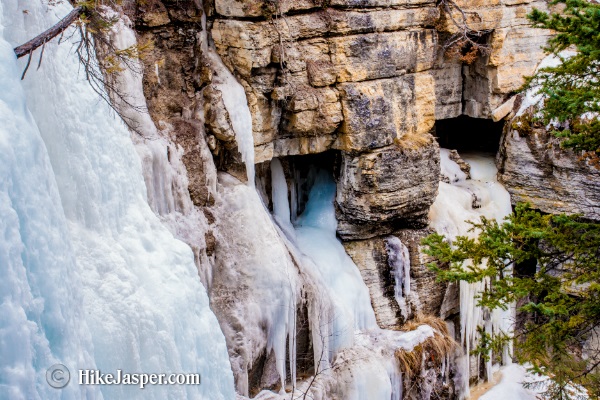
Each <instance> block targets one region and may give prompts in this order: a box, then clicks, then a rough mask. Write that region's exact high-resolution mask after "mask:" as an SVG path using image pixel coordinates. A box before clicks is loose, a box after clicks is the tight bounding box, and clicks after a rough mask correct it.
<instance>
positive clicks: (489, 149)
mask: <svg viewBox="0 0 600 400" xmlns="http://www.w3.org/2000/svg"><path fill="white" fill-rule="evenodd" d="M503 128H504V121H498V122H494V121H492V120H491V119H484V118H471V117H467V116H466V115H461V116H459V117H456V118H449V119H441V120H437V121H435V131H434V135H435V137H436V138H437V141H438V143H439V144H440V146H441V147H444V148H446V149H453V150H457V151H458V152H459V153H461V152H485V153H494V154H495V153H497V152H498V149H499V147H500V138H501V136H502V130H503Z"/></svg>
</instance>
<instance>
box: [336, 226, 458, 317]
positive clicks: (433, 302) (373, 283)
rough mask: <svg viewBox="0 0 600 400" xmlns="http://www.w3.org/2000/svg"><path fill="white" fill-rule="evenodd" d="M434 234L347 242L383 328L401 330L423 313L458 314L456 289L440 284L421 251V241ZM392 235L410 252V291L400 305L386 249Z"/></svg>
mask: <svg viewBox="0 0 600 400" xmlns="http://www.w3.org/2000/svg"><path fill="white" fill-rule="evenodd" d="M430 233H433V231H432V230H429V229H402V230H399V231H396V232H394V233H393V234H392V235H390V236H383V237H377V238H373V239H367V240H356V241H347V242H345V243H344V247H345V248H346V251H347V252H348V254H349V255H350V257H352V260H353V261H354V263H355V264H356V266H357V267H358V268H359V270H360V273H361V275H362V277H363V280H364V281H365V283H366V285H367V287H368V288H369V293H370V294H371V304H372V305H373V309H374V310H375V317H376V318H377V323H378V324H379V326H380V327H381V328H386V329H394V328H399V327H401V326H402V324H403V323H404V322H406V321H407V320H409V319H411V318H412V317H413V316H414V315H415V314H419V313H420V314H425V315H441V316H442V318H444V319H445V318H446V317H451V316H453V315H454V314H455V313H456V312H457V307H456V306H457V305H458V296H454V295H455V294H457V292H456V290H455V291H452V290H449V289H451V287H450V286H449V285H448V284H446V283H443V282H437V281H436V275H435V273H434V272H432V271H430V270H429V269H428V268H427V263H428V261H429V259H428V256H426V255H425V254H423V253H422V251H421V240H422V239H423V238H424V237H425V236H427V235H428V234H430ZM392 236H394V237H396V238H398V239H400V241H401V242H402V244H403V245H405V246H406V247H407V249H408V252H409V260H408V261H409V262H410V277H408V279H409V280H410V292H409V293H408V294H406V293H403V295H402V300H401V302H402V303H403V304H399V303H398V300H397V299H396V297H395V289H394V287H395V285H396V284H397V282H396V278H395V276H394V271H393V266H392V265H391V262H390V252H389V249H388V247H387V246H386V241H387V240H389V238H390V237H392ZM404 279H407V277H404Z"/></svg>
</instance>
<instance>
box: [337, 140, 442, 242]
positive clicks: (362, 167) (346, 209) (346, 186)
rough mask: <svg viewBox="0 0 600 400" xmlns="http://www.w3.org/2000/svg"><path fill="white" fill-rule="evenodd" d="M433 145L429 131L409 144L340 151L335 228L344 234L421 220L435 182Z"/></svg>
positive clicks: (365, 234)
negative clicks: (419, 140) (417, 140)
mask: <svg viewBox="0 0 600 400" xmlns="http://www.w3.org/2000/svg"><path fill="white" fill-rule="evenodd" d="M438 152H439V148H438V145H437V143H436V142H435V140H433V138H432V137H425V140H424V142H423V143H419V144H415V145H414V147H411V148H409V147H403V146H401V145H399V144H392V145H390V146H387V147H382V148H379V149H376V150H374V151H372V152H368V153H361V154H358V155H352V154H349V153H343V155H342V163H341V168H340V170H341V172H340V178H339V181H338V191H337V198H336V200H337V204H338V213H337V214H338V233H339V234H340V236H341V237H342V238H345V239H358V238H363V239H364V238H369V237H373V236H377V235H382V234H387V233H390V232H391V231H393V230H395V229H397V228H399V227H402V226H403V225H404V226H406V225H411V224H412V225H415V226H419V225H421V226H424V225H426V224H427V212H428V210H429V206H430V205H431V203H433V201H434V200H435V196H436V194H437V186H438V182H439V170H440V168H439V155H438Z"/></svg>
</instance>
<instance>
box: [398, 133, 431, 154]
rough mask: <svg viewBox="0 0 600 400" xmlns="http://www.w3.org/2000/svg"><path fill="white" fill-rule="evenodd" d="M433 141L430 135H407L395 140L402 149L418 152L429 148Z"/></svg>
mask: <svg viewBox="0 0 600 400" xmlns="http://www.w3.org/2000/svg"><path fill="white" fill-rule="evenodd" d="M432 140H433V136H431V135H430V134H423V133H422V134H417V133H406V134H404V135H403V136H402V137H400V138H395V139H394V143H395V144H396V145H397V146H398V147H400V148H401V149H407V150H418V149H420V148H421V147H424V146H427V145H428V144H430V143H431V141H432Z"/></svg>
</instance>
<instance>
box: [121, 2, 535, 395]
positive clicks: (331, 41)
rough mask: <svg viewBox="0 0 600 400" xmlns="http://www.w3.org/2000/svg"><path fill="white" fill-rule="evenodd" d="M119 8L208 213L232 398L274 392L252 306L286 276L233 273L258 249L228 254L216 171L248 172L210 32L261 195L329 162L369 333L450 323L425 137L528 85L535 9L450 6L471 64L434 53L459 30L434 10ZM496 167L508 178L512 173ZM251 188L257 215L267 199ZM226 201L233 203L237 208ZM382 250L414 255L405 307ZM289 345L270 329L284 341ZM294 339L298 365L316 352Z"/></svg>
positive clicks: (230, 188)
mask: <svg viewBox="0 0 600 400" xmlns="http://www.w3.org/2000/svg"><path fill="white" fill-rule="evenodd" d="M127 4H129V3H127ZM127 4H126V8H127V7H128V8H127V13H128V14H129V15H130V17H131V18H132V20H134V21H135V24H136V29H137V31H138V34H139V39H140V42H141V43H143V42H146V41H152V42H153V43H154V48H153V49H151V50H150V51H149V54H148V55H147V56H146V57H145V58H144V60H143V62H144V64H145V71H144V91H145V93H144V94H145V96H146V99H147V101H148V108H149V113H150V116H151V117H152V119H153V120H154V122H155V123H156V125H157V127H158V128H159V129H160V130H161V134H162V135H163V136H165V138H166V139H168V142H169V146H172V147H171V148H173V149H176V150H177V151H173V153H169V154H168V155H169V157H170V156H171V155H172V156H175V155H180V156H181V160H182V161H183V164H184V165H185V167H186V169H187V175H188V191H189V193H190V197H191V200H192V201H193V204H194V205H195V206H196V207H198V209H199V210H201V212H202V213H203V215H204V216H205V218H204V219H205V220H206V225H207V226H206V232H205V238H204V240H203V241H200V242H201V243H190V244H191V245H192V246H194V245H196V246H197V247H202V249H201V250H202V252H204V253H206V255H205V259H206V258H208V259H209V260H210V263H209V264H210V268H208V270H207V271H205V273H204V275H205V277H204V278H203V279H204V281H205V284H207V285H208V287H209V293H210V295H211V305H212V307H213V309H214V310H215V313H216V315H217V317H218V319H219V322H220V324H221V327H222V329H223V331H224V332H225V334H226V337H227V340H228V342H227V344H228V348H229V354H230V359H231V362H232V366H233V370H234V375H235V376H236V381H237V389H238V391H239V392H240V393H242V394H246V393H248V394H254V393H256V392H257V391H258V390H260V389H261V388H272V389H276V388H279V385H280V384H281V382H280V380H279V378H280V377H279V372H278V371H277V368H280V366H278V365H277V362H279V363H280V364H281V362H282V361H281V360H279V361H277V360H275V353H274V352H272V348H271V347H270V346H271V345H270V344H268V342H269V340H270V337H271V336H269V335H272V334H273V333H272V332H268V331H267V329H266V326H267V325H268V324H267V322H266V321H271V320H274V319H275V318H274V315H275V312H274V311H273V310H269V309H267V308H265V307H263V308H261V309H260V310H259V309H258V308H260V307H258V308H257V309H254V308H253V306H252V304H259V303H260V301H261V300H260V299H261V298H270V297H269V296H273V297H278V294H277V293H268V292H269V291H268V290H267V286H268V285H267V284H266V283H265V282H267V281H268V282H269V284H272V283H273V282H275V281H277V282H279V283H281V285H279V286H281V287H284V288H285V289H286V290H288V288H287V287H286V286H285V285H284V284H286V282H287V281H286V279H287V278H289V275H281V276H279V277H277V279H275V277H273V276H264V275H265V274H263V275H261V273H264V271H263V270H261V269H260V267H261V266H260V265H259V264H260V263H258V262H256V263H255V264H252V265H254V267H253V269H251V271H252V274H246V275H251V276H246V275H245V274H244V273H243V272H244V271H243V269H242V267H241V264H243V262H241V261H240V260H239V259H236V258H234V257H231V255H232V254H238V253H240V252H242V250H243V249H246V250H248V249H250V250H252V252H251V253H252V254H250V253H248V254H249V255H248V254H246V255H245V256H244V260H243V261H244V262H246V263H248V262H249V261H248V260H251V261H252V259H253V258H252V257H253V256H254V255H256V254H258V253H260V252H261V249H262V248H261V247H260V246H259V245H258V244H257V245H256V246H257V247H256V248H253V245H254V244H255V242H256V240H257V238H256V237H247V238H245V240H247V242H246V241H244V240H242V239H240V240H239V243H237V242H238V240H237V239H236V240H235V243H233V242H232V243H230V242H228V241H230V240H232V239H231V238H232V237H236V236H235V235H236V234H239V232H243V230H240V229H238V225H237V223H238V222H239V221H240V220H241V217H239V218H238V217H236V214H235V213H236V212H239V210H240V209H241V208H243V207H242V206H239V207H238V208H235V207H233V206H234V205H236V204H237V202H243V201H244V200H245V199H244V198H241V199H240V198H238V197H243V195H244V193H245V192H244V190H243V189H244V188H245V187H244V186H241V184H240V183H239V182H236V183H235V184H233V183H232V182H228V184H223V182H226V183H227V179H230V178H227V179H224V178H222V177H221V179H219V181H220V182H221V185H216V184H215V182H216V173H215V168H216V169H218V170H221V171H227V172H229V173H230V174H231V175H234V176H236V177H237V178H239V179H240V180H243V179H244V176H245V169H244V166H243V163H242V161H241V158H240V155H239V153H238V152H237V146H238V143H236V139H235V137H236V135H235V131H234V128H233V124H232V121H231V119H232V116H231V115H230V114H229V112H228V110H227V107H226V106H225V104H224V101H223V93H222V92H220V91H219V88H218V87H217V85H215V84H214V79H213V78H214V76H213V74H214V73H215V71H214V70H213V68H211V62H210V59H209V57H207V52H208V48H207V45H208V43H207V42H206V41H203V39H202V38H203V37H205V36H204V35H206V34H208V36H209V38H210V39H211V40H212V41H213V42H214V47H215V50H216V52H217V53H218V54H219V56H220V57H221V59H222V60H223V62H224V63H225V64H226V65H227V67H228V68H229V69H230V70H231V71H232V72H233V73H234V75H235V76H236V78H238V80H239V81H240V83H241V84H242V85H243V87H244V90H245V92H246V95H247V99H248V102H249V107H250V111H251V114H252V128H253V129H252V130H253V136H254V145H255V161H256V163H257V164H260V163H262V165H261V166H260V167H258V168H257V177H258V180H259V181H260V182H263V183H264V182H270V179H271V177H270V176H269V175H268V174H269V172H268V161H269V160H271V159H272V158H273V157H286V156H302V155H307V154H313V153H322V152H325V151H328V150H335V151H336V152H337V156H336V160H338V161H339V162H338V161H336V165H335V171H336V180H337V194H336V212H337V218H338V221H339V225H338V234H339V235H340V237H341V238H342V239H343V240H344V241H345V242H346V243H345V246H346V250H347V252H348V253H349V254H350V255H351V257H352V258H353V260H354V262H355V263H356V264H357V266H358V267H359V269H360V270H361V274H362V276H363V279H364V281H365V282H366V283H367V285H368V287H369V289H370V294H371V301H372V304H373V306H374V309H375V311H376V316H377V320H378V321H377V322H378V323H379V325H380V326H382V327H386V328H399V327H400V326H401V325H402V324H403V323H404V322H405V321H406V320H407V319H410V318H412V316H413V315H414V314H416V313H424V314H430V315H442V317H443V318H448V319H449V320H451V319H453V318H454V317H455V316H456V313H457V312H458V307H457V302H458V296H457V290H456V287H452V286H450V287H446V286H445V285H444V284H440V283H437V282H435V279H434V275H433V273H432V272H431V271H429V270H428V269H427V268H426V266H425V264H426V259H425V258H424V257H423V254H422V253H421V251H420V249H419V247H420V246H419V243H420V240H421V238H422V237H423V236H424V235H425V234H426V233H428V231H427V230H426V225H427V213H428V210H429V207H430V205H431V204H432V203H433V201H434V199H435V197H436V194H437V189H438V182H439V180H440V165H439V147H438V145H437V143H436V142H435V141H434V140H433V139H432V136H431V134H430V133H431V131H432V129H433V127H434V123H435V121H436V120H439V119H447V118H454V117H457V116H459V115H468V116H472V117H478V118H490V117H491V116H492V114H493V112H494V111H495V110H497V109H498V106H499V105H501V104H502V103H503V102H504V101H505V100H506V98H507V96H508V95H509V94H510V93H511V92H513V91H515V90H516V89H517V88H518V87H519V86H520V85H521V84H522V76H523V75H528V74H531V73H532V72H533V70H534V68H535V66H536V65H537V63H538V61H539V60H540V59H541V57H542V52H541V50H540V48H539V47H540V46H541V44H543V42H544V41H545V40H546V35H545V34H543V33H541V32H540V31H539V30H533V29H532V28H529V27H528V26H527V21H526V18H525V15H526V13H527V12H528V11H529V10H531V8H532V7H537V8H542V9H543V8H544V7H545V3H544V2H542V1H526V0H525V1H519V0H516V1H515V0H504V1H500V0H497V1H496V0H494V1H490V2H486V3H485V4H481V2H478V1H465V2H459V5H460V6H461V7H463V8H464V9H465V10H466V11H468V13H467V15H468V17H469V21H468V22H469V24H470V25H471V26H472V27H473V28H474V29H482V30H486V34H485V35H484V37H483V40H484V41H487V43H488V45H489V48H490V51H489V53H487V54H484V55H479V57H478V58H477V59H476V60H475V61H474V62H473V63H471V64H466V63H463V62H462V61H461V60H460V59H459V58H448V57H445V56H444V55H443V54H441V53H440V45H443V43H444V42H445V40H446V39H447V38H448V36H449V35H450V34H452V32H454V31H455V29H456V27H454V26H452V24H451V23H450V22H449V20H448V18H447V17H446V18H444V16H443V14H442V13H441V12H440V9H439V8H438V7H436V3H435V2H433V1H427V0H409V1H405V0H404V1H399V0H331V1H327V2H319V1H318V0H300V1H292V0H281V1H259V0H215V1H214V2H205V4H204V9H202V7H201V5H199V4H198V2H194V1H178V2H174V1H167V0H164V1H162V2H161V1H158V0H156V1H150V2H144V3H143V4H142V3H139V4H138V3H136V4H135V5H134V4H133V2H131V4H129V5H128V6H127ZM204 12H206V17H207V22H206V25H204V24H205V21H204V20H203V13H204ZM204 26H206V29H204ZM505 141H506V140H505ZM505 147H506V148H507V149H508V148H509V146H508V145H505ZM513 148H514V149H515V150H517V148H516V147H514V146H513ZM506 151H507V152H508V150H506ZM511 151H512V150H511ZM211 156H212V159H211ZM283 164H284V166H285V162H284V163H283ZM506 165H507V166H508V165H509V164H508V163H506ZM517 168H520V166H519V165H515V167H514V168H513V169H514V170H516V169H517ZM505 170H506V171H508V172H504V173H507V174H510V168H508V167H507V168H506V169H505ZM288 178H289V179H292V177H291V176H288ZM513 178H514V177H512V176H510V177H509V176H508V175H507V179H513ZM520 179H523V178H520ZM517 181H518V180H517ZM258 186H259V189H264V190H262V192H261V195H262V197H263V202H264V203H265V204H266V205H267V206H268V205H269V203H270V200H269V194H268V192H269V191H270V187H268V184H264V185H258ZM236 191H239V192H240V193H242V194H241V195H240V194H238V196H236V195H235V194H236V193H235V192H236ZM263 192H264V193H263ZM515 193H516V192H515ZM254 200H256V199H254ZM215 202H216V204H215ZM255 203H256V210H257V211H256V213H255V214H257V215H259V214H260V215H261V216H262V217H264V218H263V219H264V221H263V222H264V226H261V228H264V230H268V229H271V226H270V225H269V224H271V223H272V221H269V220H268V218H267V216H268V214H265V213H263V211H264V210H262V209H261V207H260V204H259V202H258V201H255ZM228 207H232V208H231V209H230V208H228ZM261 213H262V214H261ZM263 214H265V215H263ZM236 218H237V219H236ZM248 221H251V218H250V217H248ZM252 224H253V222H247V223H246V226H250V227H251V226H252ZM267 226H269V228H268V229H267V228H266V227H267ZM273 226H274V225H273ZM257 229H258V228H257ZM238 231H239V232H238ZM261 232H262V231H261ZM268 233H269V235H267V234H265V233H264V232H262V233H261V235H262V236H263V237H270V238H272V239H273V240H272V243H276V246H275V245H273V246H275V247H276V248H277V249H278V253H277V255H276V256H277V257H275V258H277V260H278V261H281V260H284V259H285V260H287V261H289V268H290V271H296V270H295V268H296V266H294V263H293V262H292V261H291V260H288V254H287V253H286V251H285V249H284V244H283V242H281V241H278V240H279V239H277V232H276V231H275V228H273V229H271V230H269V232H268ZM390 237H396V238H397V239H398V240H400V241H401V242H402V243H403V244H404V245H405V246H406V248H407V251H408V254H409V257H408V261H409V263H410V266H409V267H410V268H409V271H408V275H404V278H403V279H409V280H410V282H411V295H410V296H407V297H406V299H405V302H404V304H400V303H402V301H401V300H400V301H399V300H398V299H396V297H395V292H394V290H395V286H396V281H395V279H396V277H395V276H394V275H393V274H392V270H393V268H392V266H391V264H390V253H389V249H388V248H387V247H386V243H387V241H388V240H389V238H390ZM184 240H185V238H184ZM188 242H190V241H188ZM236 246H237V247H236ZM238 247H239V248H238ZM240 248H241V249H242V250H240ZM280 250H281V251H280ZM255 258H257V257H255ZM198 263H199V266H200V261H198ZM274 263H275V261H274ZM203 268H205V267H203ZM261 271H262V272H261ZM245 272H247V271H245ZM294 274H295V272H294ZM240 281H247V282H251V283H252V286H248V285H245V286H244V285H242V284H241V283H240ZM261 285H262V286H261ZM289 289H290V290H292V291H293V290H296V287H291V286H290V288H289ZM290 296H291V295H289V293H286V294H285V295H284V294H281V295H280V296H279V298H280V299H284V298H288V297H290ZM274 302H275V300H273V303H274ZM285 306H286V307H288V308H290V309H294V305H291V304H285ZM302 307H304V308H306V307H307V305H306V304H305V305H302V306H300V305H299V306H298V309H297V310H296V311H297V312H298V314H299V315H300V314H302V310H303V308H302ZM290 329H291V328H290ZM286 334H287V332H283V331H281V332H278V335H279V336H283V337H284V338H283V340H284V341H285V335H286ZM305 336H306V337H308V336H309V334H305ZM305 341H306V343H304V345H303V346H304V347H306V352H307V353H309V352H310V351H309V350H312V349H311V346H312V344H311V342H310V339H306V340H305ZM280 358H285V350H284V356H283V357H280ZM284 361H285V360H284ZM313 361H314V360H313ZM306 363H307V364H312V362H311V361H308V362H306ZM310 368H312V366H311V365H309V366H308V367H307V368H306V369H307V370H309V369H310Z"/></svg>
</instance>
